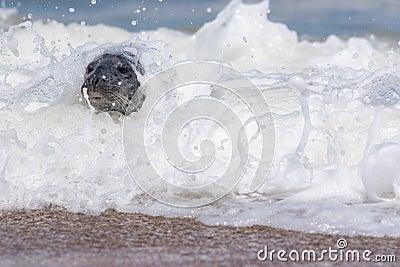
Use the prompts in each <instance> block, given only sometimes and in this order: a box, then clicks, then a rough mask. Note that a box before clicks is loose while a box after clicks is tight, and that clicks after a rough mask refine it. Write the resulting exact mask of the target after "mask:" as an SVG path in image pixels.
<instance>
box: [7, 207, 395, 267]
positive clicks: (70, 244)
mask: <svg viewBox="0 0 400 267" xmlns="http://www.w3.org/2000/svg"><path fill="white" fill-rule="evenodd" d="M338 238H342V236H334V235H323V234H310V233H303V232H296V231H288V230H283V229H276V228H270V227H266V226H252V227H229V226H207V225H204V224H202V223H199V222H197V221H195V220H192V219H182V218H179V219H178V218H173V219H171V218H164V217H152V216H147V215H142V214H126V213H120V212H116V211H112V210H110V211H106V212H105V213H103V214H101V215H99V216H92V215H84V214H75V213H70V212H66V211H65V210H63V209H61V208H46V209H40V210H31V211H26V210H20V211H0V266H97V267H100V266H177V265H180V266H254V265H259V266H271V264H272V263H271V262H270V261H266V262H261V261H259V260H257V252H258V251H259V250H260V249H263V248H264V246H265V245H268V248H269V249H275V250H279V249H285V250H286V251H289V250H292V249H296V250H300V251H301V250H304V249H315V250H319V251H322V250H323V249H328V248H329V247H332V248H333V249H336V248H337V247H336V242H337V240H338ZM345 239H346V240H347V242H348V247H347V249H352V250H356V249H358V250H360V251H361V250H362V251H363V250H366V249H369V250H371V251H372V252H373V253H374V254H372V255H375V254H381V255H383V254H386V255H392V254H393V255H396V257H397V260H398V261H400V239H399V238H391V237H385V238H376V237H365V236H356V237H345ZM326 259H327V257H326ZM397 264H398V263H397ZM297 265H304V266H343V265H348V263H344V262H334V261H328V260H325V261H322V262H278V261H277V260H276V259H275V260H274V262H273V266H297ZM351 265H352V266H397V265H396V263H389V262H385V263H377V262H369V263H367V262H358V263H352V264H351Z"/></svg>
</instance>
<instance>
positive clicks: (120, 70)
mask: <svg viewBox="0 0 400 267" xmlns="http://www.w3.org/2000/svg"><path fill="white" fill-rule="evenodd" d="M117 70H118V71H119V72H120V73H121V74H128V72H129V69H128V68H127V67H126V66H118V67H117Z"/></svg>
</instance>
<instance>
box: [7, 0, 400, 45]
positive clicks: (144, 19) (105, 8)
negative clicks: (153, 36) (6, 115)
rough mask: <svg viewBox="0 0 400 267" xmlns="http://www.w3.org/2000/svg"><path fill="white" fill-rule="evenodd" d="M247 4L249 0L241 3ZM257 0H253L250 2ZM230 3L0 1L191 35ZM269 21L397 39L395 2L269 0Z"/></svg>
mask: <svg viewBox="0 0 400 267" xmlns="http://www.w3.org/2000/svg"><path fill="white" fill-rule="evenodd" d="M244 1H249V0H244ZM253 1H256V0H253ZM229 2H230V0H201V1H185V0H140V1H129V0H119V1H115V0H96V1H95V0H84V1H71V0H66V1H61V0H32V1H10V0H8V1H3V5H5V6H6V7H14V8H17V9H18V11H19V14H20V16H21V17H25V18H28V17H29V18H31V19H32V20H43V21H46V20H56V21H59V22H61V23H64V24H69V23H72V22H78V23H80V22H84V23H85V24H86V25H95V24H99V23H102V24H106V25H109V26H115V27H120V28H123V29H126V30H129V31H143V30H154V29H157V28H160V27H167V28H172V29H183V30H189V31H192V30H193V31H194V30H196V29H198V28H200V27H201V26H202V25H203V24H204V23H206V22H208V21H211V20H213V19H214V18H215V17H216V15H217V14H218V12H220V11H221V10H222V9H223V8H224V7H225V6H226V5H227V4H228V3H229ZM270 10H271V12H270V13H269V14H268V18H269V19H270V20H271V21H274V22H282V23H285V24H286V25H288V27H289V28H290V29H292V30H295V31H296V32H297V33H298V34H299V35H308V36H314V37H320V38H324V37H327V36H329V35H331V34H335V35H339V36H343V35H348V36H360V35H365V34H367V33H380V32H382V33H389V34H393V35H400V20H399V19H398V14H400V0H391V1H387V0H375V1H363V0H352V1H347V0H337V1H328V0H313V1H310V0H270Z"/></svg>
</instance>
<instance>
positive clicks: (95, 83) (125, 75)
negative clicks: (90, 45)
mask: <svg viewBox="0 0 400 267" xmlns="http://www.w3.org/2000/svg"><path fill="white" fill-rule="evenodd" d="M133 59H135V56H134V55H133V54H130V53H127V54H122V53H121V54H111V53H105V54H103V55H101V56H99V57H97V58H95V59H94V60H93V61H92V62H90V63H89V64H88V65H87V67H86V72H85V76H84V83H83V84H82V86H81V92H82V95H83V96H84V97H85V98H86V100H87V102H88V104H89V107H90V108H91V109H94V110H96V111H97V112H109V113H113V112H118V113H121V114H123V115H129V114H130V113H132V112H135V111H137V110H138V109H140V107H141V106H142V104H143V101H144V99H145V95H144V94H143V93H142V92H141V91H140V90H139V87H140V82H139V81H138V78H137V75H136V72H135V70H134V67H135V69H136V71H138V72H139V73H140V74H142V75H143V74H144V69H143V67H142V65H141V64H140V63H139V61H134V60H133Z"/></svg>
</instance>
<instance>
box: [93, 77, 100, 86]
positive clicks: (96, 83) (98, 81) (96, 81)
mask: <svg viewBox="0 0 400 267" xmlns="http://www.w3.org/2000/svg"><path fill="white" fill-rule="evenodd" d="M99 83H100V79H99V78H95V79H94V80H93V85H94V86H97V85H98V84H99Z"/></svg>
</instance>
